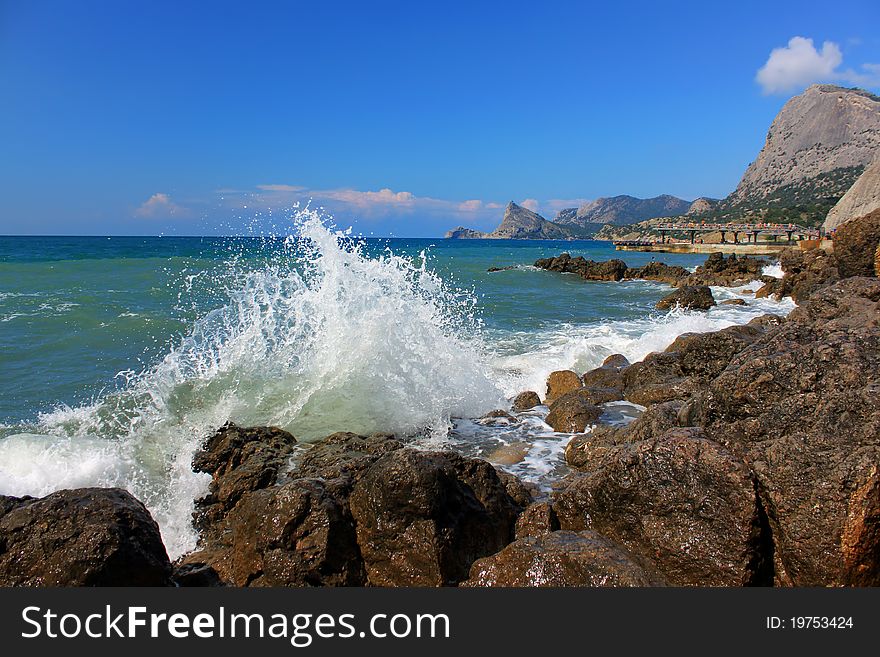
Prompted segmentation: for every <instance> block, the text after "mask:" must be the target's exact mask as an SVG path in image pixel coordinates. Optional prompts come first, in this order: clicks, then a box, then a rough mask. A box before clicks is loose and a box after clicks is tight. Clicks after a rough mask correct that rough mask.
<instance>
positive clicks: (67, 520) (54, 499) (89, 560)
mask: <svg viewBox="0 0 880 657" xmlns="http://www.w3.org/2000/svg"><path fill="white" fill-rule="evenodd" d="M170 577H171V563H170V562H169V561H168V554H167V553H166V552H165V546H164V545H162V538H161V536H160V535H159V527H158V525H157V524H156V522H155V521H154V520H153V518H152V516H150V512H149V511H147V509H146V507H145V506H144V505H143V504H141V503H140V502H139V501H138V500H137V499H135V498H134V497H133V496H132V495H131V493H129V492H128V491H125V490H122V489H120V488H78V489H75V490H62V491H58V492H56V493H52V494H51V495H47V496H46V497H43V498H39V499H35V498H32V497H22V498H16V497H3V496H0V586H167V585H169V584H170Z"/></svg>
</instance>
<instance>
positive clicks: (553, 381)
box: [544, 370, 582, 406]
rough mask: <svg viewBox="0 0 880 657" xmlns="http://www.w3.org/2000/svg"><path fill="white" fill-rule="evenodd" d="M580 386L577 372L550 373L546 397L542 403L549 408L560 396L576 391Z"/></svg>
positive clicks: (560, 371)
mask: <svg viewBox="0 0 880 657" xmlns="http://www.w3.org/2000/svg"><path fill="white" fill-rule="evenodd" d="M581 386H582V384H581V378H580V377H579V376H578V375H577V372H572V371H571V370H558V371H556V372H551V373H550V376H548V377H547V395H546V396H545V398H544V403H545V404H547V405H548V406H549V405H550V404H552V403H553V402H554V401H555V400H556V399H559V398H560V397H562V395H564V394H567V393H569V392H571V391H572V390H577V389H578V388H580V387H581Z"/></svg>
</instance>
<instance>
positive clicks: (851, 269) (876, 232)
mask: <svg viewBox="0 0 880 657" xmlns="http://www.w3.org/2000/svg"><path fill="white" fill-rule="evenodd" d="M878 245H880V210H875V211H874V212H871V213H870V214H867V215H865V216H863V217H858V218H857V219H851V220H850V221H847V222H846V223H845V224H843V225H842V226H840V228H838V229H837V231H836V232H835V233H834V257H835V259H836V260H837V270H838V271H839V272H840V276H841V278H847V277H849V276H874V275H875V274H874V254H875V252H876V251H877V248H878Z"/></svg>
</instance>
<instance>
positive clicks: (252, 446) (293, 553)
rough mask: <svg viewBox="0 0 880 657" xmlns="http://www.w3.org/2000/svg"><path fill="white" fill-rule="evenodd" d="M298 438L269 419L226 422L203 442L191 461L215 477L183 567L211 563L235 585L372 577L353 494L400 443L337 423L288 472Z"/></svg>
mask: <svg viewBox="0 0 880 657" xmlns="http://www.w3.org/2000/svg"><path fill="white" fill-rule="evenodd" d="M295 448H296V444H295V439H294V438H293V436H291V435H290V434H288V433H287V432H285V431H282V430H280V429H274V428H266V427H254V428H248V429H245V428H241V427H237V426H234V425H227V426H226V427H223V428H222V429H221V430H220V431H218V433H217V434H215V435H214V436H212V437H211V438H210V439H209V440H208V441H207V442H206V444H205V448H204V449H203V450H202V451H201V452H199V453H198V454H196V456H195V457H194V459H193V465H194V468H196V469H198V470H202V471H207V472H209V473H211V474H212V475H213V481H212V482H211V486H210V491H209V494H208V495H207V496H206V497H204V498H202V499H201V500H198V501H197V503H196V514H195V517H196V526H197V527H199V528H200V529H201V534H200V538H199V545H198V549H197V550H196V551H195V552H193V553H190V554H188V555H186V556H185V557H184V558H183V559H182V560H181V562H180V564H179V567H190V568H195V567H207V568H210V569H212V570H213V571H214V572H215V573H216V574H217V576H218V579H219V580H220V582H221V583H223V584H229V585H234V586H362V585H364V584H365V583H366V581H367V580H366V571H365V569H364V565H363V559H362V558H361V555H360V551H359V548H358V545H357V537H356V534H355V527H354V520H353V519H352V517H351V511H350V509H349V505H348V496H349V495H350V493H351V490H352V488H353V486H354V482H355V481H356V480H357V477H359V476H360V475H361V474H362V473H363V472H364V471H365V470H366V469H367V468H369V466H370V465H372V464H373V463H374V462H375V461H376V460H378V459H379V458H381V457H382V456H383V455H385V454H388V453H390V452H393V451H396V450H399V449H401V448H402V445H401V444H400V443H399V442H398V441H396V440H394V439H393V438H391V437H390V436H387V435H382V434H376V435H373V436H369V437H364V436H358V435H356V434H352V433H336V434H333V435H331V436H328V437H327V438H326V439H324V441H322V442H321V443H319V444H316V445H314V446H312V447H309V448H307V449H306V451H305V452H304V453H302V454H300V455H299V460H298V463H297V464H296V466H295V468H294V469H293V471H292V472H290V473H288V474H287V475H286V476H283V473H282V470H283V468H284V466H285V465H286V464H287V463H288V462H289V461H290V460H291V459H292V458H293V456H294V455H293V451H294V449H295ZM258 473H263V474H262V476H257V475H258Z"/></svg>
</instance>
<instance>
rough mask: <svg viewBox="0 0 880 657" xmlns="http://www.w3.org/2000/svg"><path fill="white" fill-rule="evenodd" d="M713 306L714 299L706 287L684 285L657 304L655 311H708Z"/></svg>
mask: <svg viewBox="0 0 880 657" xmlns="http://www.w3.org/2000/svg"><path fill="white" fill-rule="evenodd" d="M714 305H715V298H714V297H713V296H712V290H710V289H709V286H708V285H686V286H684V287H680V288H678V289H677V290H675V292H671V293H670V294H667V295H666V296H665V297H663V298H662V299H660V301H658V302H657V304H656V308H657V310H669V309H670V308H688V309H690V310H709V308H711V307H712V306H714Z"/></svg>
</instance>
